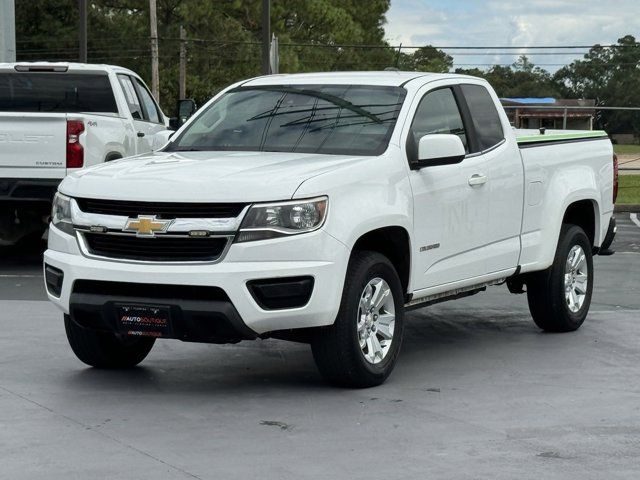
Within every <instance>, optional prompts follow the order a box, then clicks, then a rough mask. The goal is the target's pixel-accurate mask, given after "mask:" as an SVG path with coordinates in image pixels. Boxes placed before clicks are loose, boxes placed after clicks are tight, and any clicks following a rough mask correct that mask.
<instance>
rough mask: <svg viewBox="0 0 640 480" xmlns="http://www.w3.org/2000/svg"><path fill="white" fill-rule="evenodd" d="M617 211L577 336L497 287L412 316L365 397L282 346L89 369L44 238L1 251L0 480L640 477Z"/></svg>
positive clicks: (637, 267) (638, 394)
mask: <svg viewBox="0 0 640 480" xmlns="http://www.w3.org/2000/svg"><path fill="white" fill-rule="evenodd" d="M617 218H618V225H619V233H618V237H617V240H616V243H615V244H614V248H615V249H616V250H617V253H616V254H615V255H613V256H611V257H597V258H596V259H595V271H596V280H595V287H594V294H593V305H592V310H591V312H590V314H589V317H588V318H587V321H586V323H585V325H584V326H583V327H582V328H581V329H580V330H579V331H577V332H575V333H571V334H545V333H542V332H540V331H539V330H538V329H537V328H536V327H535V325H534V324H533V322H532V320H531V319H530V317H529V313H528V310H527V302H526V297H525V296H524V295H510V294H509V293H508V292H507V290H506V287H492V288H490V289H489V290H488V291H487V292H485V293H481V294H478V295H475V296H473V297H470V298H467V299H464V300H458V301H454V302H448V303H443V304H440V305H436V306H432V307H429V308H427V309H423V310H418V311H414V312H411V313H410V314H409V315H408V317H407V329H406V336H405V343H404V345H403V350H402V352H401V355H400V360H399V362H398V365H397V367H396V370H395V372H394V373H393V375H392V376H391V377H390V378H389V380H388V381H387V383H386V384H384V385H382V386H380V387H377V388H372V389H366V390H344V389H337V388H333V387H329V386H327V385H326V384H324V383H323V382H322V380H321V378H320V377H319V375H318V373H317V372H316V369H315V366H314V364H313V359H312V357H311V353H310V351H309V348H308V346H306V345H301V344H294V343H287V342H282V341H276V340H265V341H255V342H242V343H240V344H237V345H223V346H219V345H200V344H187V343H181V342H179V341H173V340H166V341H159V342H157V343H156V346H155V347H154V350H153V351H152V352H151V354H150V355H149V357H148V358H147V360H146V361H145V362H144V363H143V364H142V366H141V367H139V368H136V369H133V370H129V371H121V372H110V371H99V370H94V369H90V368H86V367H85V366H84V365H83V364H81V363H80V362H79V361H78V360H76V358H75V357H74V356H73V354H72V352H71V350H70V349H69V347H68V345H67V343H66V339H65V336H64V328H63V324H62V318H61V314H60V313H59V312H58V311H57V310H56V309H55V308H54V307H53V306H52V305H50V304H49V303H48V302H46V301H44V298H45V297H44V291H43V287H42V275H41V270H40V268H41V267H40V261H41V258H40V257H41V252H40V251H39V249H38V247H37V246H33V245H32V246H30V247H29V248H27V247H23V248H18V249H15V248H14V249H5V250H0V326H1V327H2V328H1V329H0V478H3V479H4V478H7V479H47V480H51V479H65V480H67V479H89V478H109V479H165V478H170V479H174V478H175V479H183V478H184V479H190V478H191V479H193V478H197V479H227V478H232V479H250V478H260V479H300V478H317V479H324V478H327V479H329V478H330V479H360V478H363V479H364V478H366V479H377V478H385V479H394V480H395V479H424V478H434V479H478V478H487V479H515V478H517V479H540V478H544V479H556V478H557V479H566V478H576V479H578V478H579V479H602V478H607V479H623V478H624V479H635V478H639V477H640V225H636V223H635V222H634V221H633V217H631V216H630V214H628V213H625V214H618V215H617Z"/></svg>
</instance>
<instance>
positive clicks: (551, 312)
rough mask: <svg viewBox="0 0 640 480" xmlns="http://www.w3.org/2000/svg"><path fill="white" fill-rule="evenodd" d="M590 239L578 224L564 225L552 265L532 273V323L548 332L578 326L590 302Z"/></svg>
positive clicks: (591, 272)
mask: <svg viewBox="0 0 640 480" xmlns="http://www.w3.org/2000/svg"><path fill="white" fill-rule="evenodd" d="M592 290H593V256H592V250H591V242H590V241H589V238H588V237H587V235H586V234H585V233H584V230H583V229H582V228H580V227H578V226H577V225H563V226H562V230H561V232H560V240H559V242H558V248H557V250H556V256H555V259H554V261H553V265H551V267H550V268H549V269H547V270H545V271H543V272H537V273H534V274H532V275H531V277H530V278H529V280H528V281H527V300H528V302H529V311H530V312H531V315H532V317H533V320H534V322H535V323H536V325H538V326H539V327H540V328H542V329H543V330H546V331H548V332H572V331H574V330H577V329H578V328H580V326H581V325H582V323H583V322H584V320H585V318H586V317H587V313H588V312H589V306H590V304H591V293H592Z"/></svg>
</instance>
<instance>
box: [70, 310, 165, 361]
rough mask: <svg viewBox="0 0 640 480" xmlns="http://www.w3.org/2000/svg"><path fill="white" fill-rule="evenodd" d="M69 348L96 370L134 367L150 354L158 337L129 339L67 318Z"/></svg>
mask: <svg viewBox="0 0 640 480" xmlns="http://www.w3.org/2000/svg"><path fill="white" fill-rule="evenodd" d="M64 327H65V330H66V331H67V339H68V340H69V345H71V349H72V350H73V353H75V354H76V357H78V359H80V360H81V361H82V362H84V363H86V364H87V365H91V366H92V367H96V368H131V367H135V366H136V365H137V364H139V363H140V362H141V361H142V360H144V359H145V358H146V356H147V355H148V354H149V352H150V351H151V348H152V347H153V344H154V342H155V338H149V337H142V338H139V337H127V336H121V335H116V334H114V333H109V332H97V331H94V330H89V329H86V328H82V327H81V326H79V325H78V324H76V323H75V322H74V321H73V320H71V317H70V316H69V315H65V316H64Z"/></svg>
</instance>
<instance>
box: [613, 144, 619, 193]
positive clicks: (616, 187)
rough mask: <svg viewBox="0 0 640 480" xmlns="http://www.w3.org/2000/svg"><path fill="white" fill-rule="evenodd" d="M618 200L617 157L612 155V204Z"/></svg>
mask: <svg viewBox="0 0 640 480" xmlns="http://www.w3.org/2000/svg"><path fill="white" fill-rule="evenodd" d="M617 199H618V156H617V155H616V154H615V153H614V154H613V203H616V200H617Z"/></svg>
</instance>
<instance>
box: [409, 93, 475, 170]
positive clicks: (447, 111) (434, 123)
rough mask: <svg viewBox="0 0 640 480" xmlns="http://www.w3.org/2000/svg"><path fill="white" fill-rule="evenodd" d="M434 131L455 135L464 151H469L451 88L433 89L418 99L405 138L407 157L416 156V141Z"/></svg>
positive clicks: (462, 123) (465, 133)
mask: <svg viewBox="0 0 640 480" xmlns="http://www.w3.org/2000/svg"><path fill="white" fill-rule="evenodd" d="M435 133H449V134H453V135H457V136H458V137H460V140H462V144H463V145H464V149H465V151H466V152H467V153H469V142H468V139H467V132H466V130H465V128H464V122H463V121H462V115H461V114H460V109H459V108H458V103H457V102H456V98H455V96H454V94H453V90H452V89H451V88H440V89H438V90H434V91H432V92H429V93H427V94H426V95H425V96H424V97H422V100H420V105H418V108H417V110H416V113H415V115H414V117H413V122H412V123H411V129H410V130H409V138H407V154H408V155H409V158H417V156H418V142H419V141H420V139H421V138H422V137H423V136H425V135H432V134H435Z"/></svg>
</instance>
